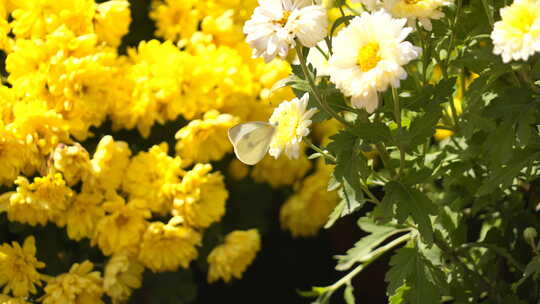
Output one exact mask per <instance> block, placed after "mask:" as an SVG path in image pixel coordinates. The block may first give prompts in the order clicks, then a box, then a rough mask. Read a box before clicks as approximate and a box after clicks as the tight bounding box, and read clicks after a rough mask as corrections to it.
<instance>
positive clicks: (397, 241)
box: [327, 233, 412, 291]
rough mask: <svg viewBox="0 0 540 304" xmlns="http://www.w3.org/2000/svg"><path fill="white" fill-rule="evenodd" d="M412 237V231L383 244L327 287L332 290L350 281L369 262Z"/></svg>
mask: <svg viewBox="0 0 540 304" xmlns="http://www.w3.org/2000/svg"><path fill="white" fill-rule="evenodd" d="M411 237H412V233H407V234H405V235H402V236H400V237H399V238H397V239H395V240H393V241H391V242H389V243H388V244H386V245H384V246H381V247H379V248H377V249H376V250H374V251H373V252H371V254H370V256H369V258H367V260H366V261H365V262H364V263H362V264H360V265H358V266H356V268H355V269H353V270H352V271H351V272H349V273H348V274H347V275H345V276H344V277H343V278H341V279H340V280H339V281H337V282H335V283H334V284H332V285H330V286H328V287H327V289H330V290H332V291H334V290H337V289H339V288H340V287H341V286H343V285H345V284H347V283H349V282H350V281H351V280H352V279H353V278H354V277H355V276H356V275H357V274H358V273H360V272H361V271H362V270H364V268H366V267H367V266H368V265H369V264H371V263H372V262H374V261H375V260H377V258H379V257H380V256H381V255H383V254H384V253H386V252H387V251H389V250H391V249H393V248H395V247H397V246H399V245H400V244H402V243H405V242H407V241H409V240H410V239H411Z"/></svg>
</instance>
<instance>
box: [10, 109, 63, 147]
mask: <svg viewBox="0 0 540 304" xmlns="http://www.w3.org/2000/svg"><path fill="white" fill-rule="evenodd" d="M13 117H14V120H13V121H12V122H11V123H9V124H7V125H6V128H7V130H9V131H11V132H13V134H14V135H15V136H16V137H17V138H18V139H20V140H22V141H24V142H25V143H26V144H28V145H34V146H35V147H36V148H37V149H38V151H39V152H40V153H41V154H43V155H46V154H49V153H51V152H52V151H53V150H54V148H56V146H57V145H58V144H59V143H61V142H69V141H70V140H69V132H68V130H69V127H68V125H67V124H66V122H65V121H64V119H63V117H62V115H60V114H58V113H57V112H56V111H54V110H51V109H50V108H49V107H48V106H47V103H46V102H45V101H44V100H38V99H32V100H26V101H21V102H17V103H15V104H14V105H13Z"/></svg>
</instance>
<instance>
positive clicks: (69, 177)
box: [52, 143, 90, 186]
mask: <svg viewBox="0 0 540 304" xmlns="http://www.w3.org/2000/svg"><path fill="white" fill-rule="evenodd" d="M52 161H53V167H54V169H56V170H58V171H59V172H61V173H62V175H63V176H64V179H65V181H66V183H67V184H68V185H69V186H73V185H75V184H77V183H78V182H80V181H81V180H86V179H87V178H88V177H89V176H90V155H89V154H88V151H86V149H84V147H83V146H81V145H80V144H78V143H75V144H74V145H72V146H67V145H64V144H60V145H58V146H57V147H56V149H54V151H53V153H52Z"/></svg>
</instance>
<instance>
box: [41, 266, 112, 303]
mask: <svg viewBox="0 0 540 304" xmlns="http://www.w3.org/2000/svg"><path fill="white" fill-rule="evenodd" d="M93 268H94V265H93V264H92V263H91V262H90V261H84V262H82V263H81V264H79V263H75V264H73V265H72V266H71V268H70V270H69V272H68V273H63V274H61V275H59V276H57V277H54V278H52V279H51V280H50V281H49V282H48V283H47V286H45V294H44V295H43V297H41V300H42V303H43V304H59V303H63V304H101V303H104V302H103V301H102V300H101V295H102V294H103V288H102V284H103V283H102V282H103V280H102V278H101V274H100V273H99V272H98V271H92V269H93Z"/></svg>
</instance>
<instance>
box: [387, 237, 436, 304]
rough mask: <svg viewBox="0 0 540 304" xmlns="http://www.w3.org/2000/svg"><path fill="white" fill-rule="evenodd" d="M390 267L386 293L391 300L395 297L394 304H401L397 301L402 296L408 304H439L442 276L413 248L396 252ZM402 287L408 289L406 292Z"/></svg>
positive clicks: (404, 248) (405, 248)
mask: <svg viewBox="0 0 540 304" xmlns="http://www.w3.org/2000/svg"><path fill="white" fill-rule="evenodd" d="M390 266H391V268H390V270H389V271H388V272H387V273H386V278H385V280H386V281H387V282H388V283H389V285H388V291H387V293H388V295H389V296H390V297H391V298H392V297H395V300H394V301H396V303H401V302H402V301H398V300H399V299H400V298H403V296H405V298H406V299H407V303H410V304H438V303H440V299H441V284H444V280H443V278H444V275H443V274H442V272H441V270H439V269H438V268H436V267H434V266H433V264H431V262H429V260H427V259H426V258H425V257H424V256H423V255H422V254H421V253H419V252H418V251H417V250H416V249H415V248H409V247H403V248H401V249H399V250H397V253H396V254H395V255H394V256H393V257H392V259H390ZM403 285H407V286H409V287H410V289H409V290H406V289H407V288H406V287H403ZM399 294H401V296H399ZM391 303H392V302H391Z"/></svg>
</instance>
